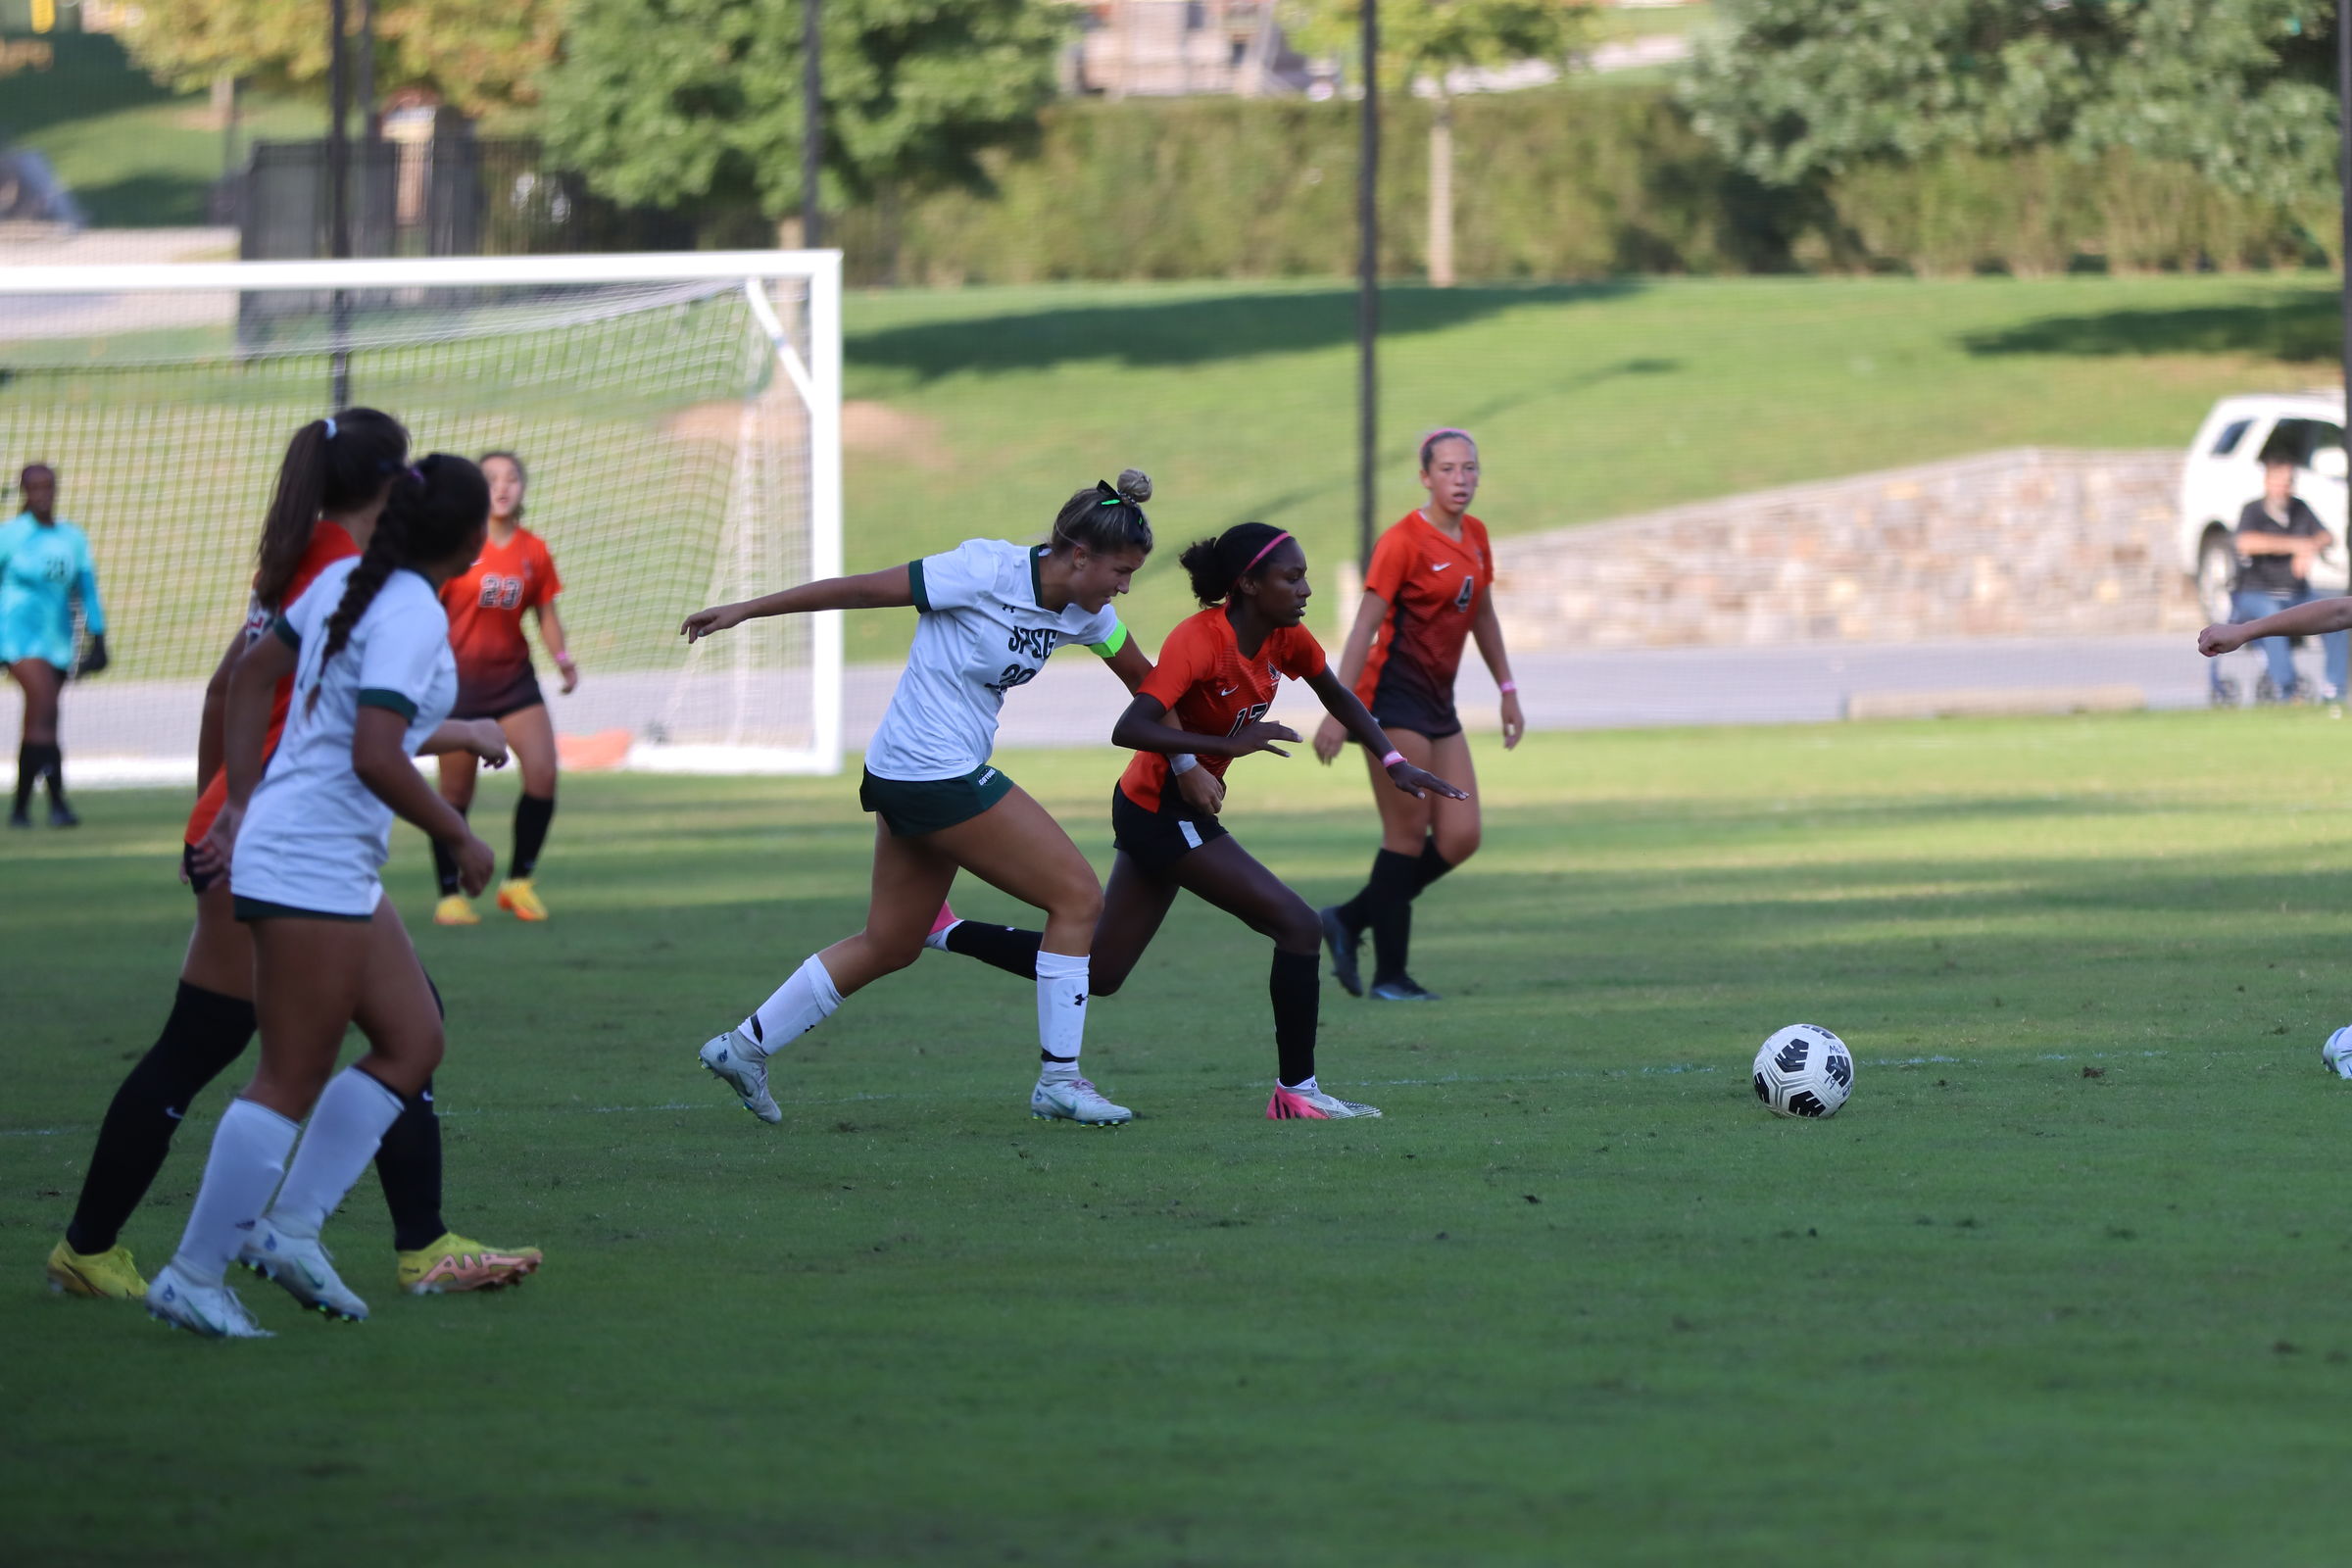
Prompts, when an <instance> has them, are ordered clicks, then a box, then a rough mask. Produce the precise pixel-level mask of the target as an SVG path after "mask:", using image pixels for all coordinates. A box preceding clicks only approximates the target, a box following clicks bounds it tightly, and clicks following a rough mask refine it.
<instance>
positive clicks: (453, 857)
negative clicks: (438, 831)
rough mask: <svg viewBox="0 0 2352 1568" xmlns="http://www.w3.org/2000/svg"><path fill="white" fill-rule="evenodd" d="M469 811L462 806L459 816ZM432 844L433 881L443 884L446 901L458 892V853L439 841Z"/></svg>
mask: <svg viewBox="0 0 2352 1568" xmlns="http://www.w3.org/2000/svg"><path fill="white" fill-rule="evenodd" d="M469 809H470V808H468V807H464V806H461V807H459V808H458V814H459V815H460V816H464V815H465V814H466V812H467V811H468V810H469ZM431 842H432V846H433V879H434V880H435V881H437V882H439V883H440V884H441V896H442V897H443V898H445V899H446V898H448V897H450V896H451V895H452V894H454V893H456V892H457V891H458V852H457V851H455V850H453V849H451V848H450V847H449V846H448V845H446V844H444V843H442V842H441V841H440V840H439V839H434V840H432V841H431Z"/></svg>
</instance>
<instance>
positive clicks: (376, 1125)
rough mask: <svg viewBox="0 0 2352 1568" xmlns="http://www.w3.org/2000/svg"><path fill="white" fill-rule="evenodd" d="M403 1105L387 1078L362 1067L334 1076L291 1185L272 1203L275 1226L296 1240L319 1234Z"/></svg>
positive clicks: (289, 1175) (307, 1132)
mask: <svg viewBox="0 0 2352 1568" xmlns="http://www.w3.org/2000/svg"><path fill="white" fill-rule="evenodd" d="M401 1104H402V1102H401V1098H400V1096H399V1095H397V1094H395V1093H393V1091H392V1089H391V1088H390V1087H389V1086H388V1085H386V1084H385V1083H384V1081H383V1080H382V1079H380V1078H377V1077H376V1076H375V1075H374V1074H372V1073H369V1072H367V1071H364V1070H363V1069H361V1068H360V1067H358V1066H351V1067H346V1068H344V1069H343V1070H342V1071H341V1072H339V1073H337V1074H335V1076H334V1077H333V1079H331V1080H330V1081H329V1082H328V1083H327V1086H326V1090H325V1092H324V1093H323V1094H321V1095H320V1096H319V1104H318V1106H317V1108H315V1109H314V1110H313V1111H312V1112H311V1119H310V1123H309V1125H308V1126H306V1127H305V1128H304V1129H303V1133H302V1147H301V1148H299V1149H297V1150H295V1151H294V1163H293V1165H292V1166H291V1167H290V1168H289V1169H288V1170H287V1171H286V1185H285V1186H284V1187H282V1188H280V1189H279V1190H278V1194H277V1201H276V1202H274V1203H271V1204H270V1224H272V1225H275V1226H278V1227H279V1228H280V1229H283V1230H288V1231H292V1232H293V1233H294V1234H295V1235H297V1236H316V1235H318V1234H319V1227H320V1226H322V1225H324V1224H325V1223H326V1218H327V1216H328V1215H329V1214H332V1213H333V1212H334V1211H335V1210H336V1209H337V1208H338V1207H340V1206H341V1205H342V1202H343V1199H344V1195H346V1194H347V1193H349V1192H350V1191H351V1184H352V1183H354V1182H356V1181H358V1180H359V1179H360V1172H361V1171H363V1170H366V1169H367V1168H368V1161H369V1160H371V1159H373V1158H374V1157H375V1151H376V1148H377V1146H378V1145H380V1144H381V1143H382V1142H383V1141H384V1133H385V1132H386V1131H387V1130H388V1129H389V1128H390V1127H391V1125H392V1123H393V1122H394V1121H396V1120H398V1119H399V1117H400V1112H401Z"/></svg>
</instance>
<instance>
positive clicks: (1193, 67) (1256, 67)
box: [1063, 0, 1329, 98]
mask: <svg viewBox="0 0 2352 1568" xmlns="http://www.w3.org/2000/svg"><path fill="white" fill-rule="evenodd" d="M1068 3H1071V4H1072V5H1073V7H1074V9H1076V10H1077V12H1078V14H1079V21H1078V25H1079V35H1078V43H1077V45H1076V47H1075V48H1073V49H1072V50H1071V51H1070V55H1069V58H1068V59H1067V61H1066V62H1065V71H1064V77H1065V79H1064V82H1063V85H1064V86H1065V87H1067V88H1068V89H1069V90H1070V91H1072V92H1078V93H1099V94H1101V95H1103V97H1106V98H1173V97H1182V96H1186V95H1189V94H1193V93H1230V94H1235V95H1238V96H1241V97H1244V98H1257V97H1266V96H1270V95H1273V94H1278V93H1294V92H1303V91H1305V90H1306V88H1307V86H1308V84H1309V83H1310V82H1312V81H1314V80H1315V79H1317V77H1318V74H1319V73H1318V70H1317V68H1315V67H1314V66H1311V65H1310V64H1309V63H1308V62H1307V60H1306V59H1305V58H1304V57H1303V56H1301V55H1300V54H1299V52H1298V51H1297V50H1295V49H1293V48H1292V47H1291V46H1290V42H1289V40H1288V39H1286V38H1285V37H1284V36H1283V31H1282V26H1281V25H1280V24H1279V23H1277V22H1276V21H1275V20H1274V5H1273V0H1068ZM1320 74H1321V75H1323V76H1325V77H1327V76H1328V74H1329V73H1328V72H1322V73H1320Z"/></svg>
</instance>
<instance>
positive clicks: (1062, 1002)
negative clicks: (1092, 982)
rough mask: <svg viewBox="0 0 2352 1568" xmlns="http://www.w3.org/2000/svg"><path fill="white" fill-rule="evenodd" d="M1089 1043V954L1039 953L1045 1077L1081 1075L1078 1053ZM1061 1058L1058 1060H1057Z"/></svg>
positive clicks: (1039, 1038)
mask: <svg viewBox="0 0 2352 1568" xmlns="http://www.w3.org/2000/svg"><path fill="white" fill-rule="evenodd" d="M1085 1044H1086V955H1085V954H1083V953H1079V954H1069V953H1048V952H1045V951H1044V950H1043V949H1040V950H1039V951H1038V955H1037V1046H1038V1050H1040V1051H1041V1052H1043V1053H1044V1054H1045V1057H1046V1060H1045V1063H1044V1065H1043V1066H1042V1067H1041V1068H1040V1069H1039V1073H1038V1076H1040V1077H1042V1078H1075V1077H1077V1076H1078V1053H1079V1051H1080V1050H1081V1049H1082V1048H1083V1047H1084V1046H1085ZM1056 1058H1058V1059H1056Z"/></svg>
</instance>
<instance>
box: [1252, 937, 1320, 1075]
mask: <svg viewBox="0 0 2352 1568" xmlns="http://www.w3.org/2000/svg"><path fill="white" fill-rule="evenodd" d="M1320 960H1321V955H1320V954H1314V953H1285V952H1283V951H1282V950H1281V949H1280V948H1276V949H1275V950H1274V969H1273V972H1272V973H1271V974H1269V975H1268V976H1267V977H1266V994H1267V995H1268V996H1270V997H1272V998H1273V999H1274V1053H1275V1057H1276V1067H1275V1070H1276V1071H1277V1072H1278V1073H1279V1074H1280V1076H1281V1079H1282V1082H1284V1083H1285V1084H1289V1085H1293V1086H1296V1085H1299V1084H1302V1083H1304V1082H1306V1080H1308V1079H1309V1078H1312V1077H1313V1076H1314V1075H1315V1025H1316V1022H1317V1019H1318V1017H1319V1014H1320V1012H1321V1009H1322V1004H1323V978H1322V973H1321V968H1322V965H1321V961H1320Z"/></svg>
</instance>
